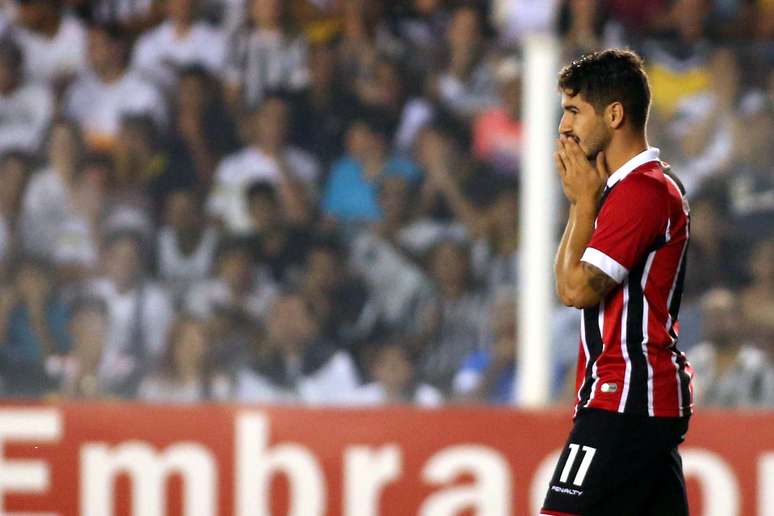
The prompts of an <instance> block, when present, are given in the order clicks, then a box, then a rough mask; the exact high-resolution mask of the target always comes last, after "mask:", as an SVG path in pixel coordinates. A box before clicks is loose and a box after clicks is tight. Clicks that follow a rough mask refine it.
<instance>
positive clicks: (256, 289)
mask: <svg viewBox="0 0 774 516" xmlns="http://www.w3.org/2000/svg"><path fill="white" fill-rule="evenodd" d="M214 269H215V271H214V277H212V278H208V279H205V280H202V281H199V282H197V283H195V284H193V285H192V286H191V288H190V290H189V294H188V296H186V302H185V308H186V310H187V311H188V312H190V313H192V314H194V315H196V316H197V317H202V318H208V317H211V316H212V315H213V314H214V313H215V312H216V311H217V310H223V309H227V310H230V311H232V312H235V313H238V314H240V315H241V316H243V317H244V318H245V319H247V320H251V321H253V322H254V323H260V322H262V321H263V320H264V318H265V317H266V315H267V312H268V310H269V308H270V306H271V304H272V302H273V301H274V298H275V297H276V294H277V289H276V286H275V285H274V282H273V281H271V279H270V278H269V277H268V275H259V274H255V271H254V270H253V268H252V253H251V250H250V248H249V247H248V246H247V245H246V244H245V243H244V242H242V241H240V240H226V241H224V242H222V243H221V245H220V249H218V254H217V257H216V258H215V267H214Z"/></svg>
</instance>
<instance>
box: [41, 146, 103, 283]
mask: <svg viewBox="0 0 774 516" xmlns="http://www.w3.org/2000/svg"><path fill="white" fill-rule="evenodd" d="M112 172H113V168H112V162H110V161H109V160H107V159H105V158H104V157H100V156H87V157H86V158H84V159H83V160H82V163H81V164H80V166H79V167H78V169H77V170H76V172H75V175H74V176H73V179H72V187H71V188H70V195H69V199H70V208H69V210H68V212H67V213H66V215H65V216H64V218H63V219H62V220H61V221H60V223H59V224H58V229H57V233H56V237H55V240H54V242H53V262H54V264H55V265H56V267H57V278H58V279H59V281H60V282H61V283H62V284H63V285H65V286H66V287H67V286H69V287H72V288H76V289H77V287H78V286H79V285H80V284H82V282H83V281H85V280H88V279H92V278H93V277H94V276H95V275H96V274H97V269H98V265H99V248H100V241H99V240H100V239H99V237H100V233H101V229H102V222H103V220H104V219H105V217H106V215H107V205H108V194H109V186H110V182H111V176H112ZM66 287H65V288H66Z"/></svg>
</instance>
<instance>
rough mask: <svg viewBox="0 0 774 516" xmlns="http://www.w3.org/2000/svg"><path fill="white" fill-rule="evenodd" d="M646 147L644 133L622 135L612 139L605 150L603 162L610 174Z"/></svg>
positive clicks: (646, 140) (646, 141)
mask: <svg viewBox="0 0 774 516" xmlns="http://www.w3.org/2000/svg"><path fill="white" fill-rule="evenodd" d="M647 148H648V139H647V138H646V137H645V135H644V134H630V135H626V136H624V135H622V136H621V137H620V138H617V139H613V141H611V142H610V145H609V146H608V147H607V149H606V150H605V162H606V165H607V170H608V172H609V174H610V175H613V174H614V173H615V171H616V170H618V169H619V168H621V167H622V166H623V165H624V163H626V162H627V161H629V160H630V159H632V158H633V157H634V156H636V155H637V154H640V153H641V152H643V151H644V150H647Z"/></svg>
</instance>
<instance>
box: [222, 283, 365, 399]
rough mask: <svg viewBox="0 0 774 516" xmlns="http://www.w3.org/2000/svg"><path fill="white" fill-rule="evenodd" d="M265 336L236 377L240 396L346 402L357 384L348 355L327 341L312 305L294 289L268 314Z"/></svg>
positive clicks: (237, 390)
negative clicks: (248, 362)
mask: <svg viewBox="0 0 774 516" xmlns="http://www.w3.org/2000/svg"><path fill="white" fill-rule="evenodd" d="M266 324H267V336H266V341H265V342H263V343H262V346H261V347H260V348H259V349H257V350H256V352H255V354H254V355H255V356H254V357H253V358H252V360H251V363H250V365H249V366H248V367H246V368H244V369H243V370H241V371H240V372H239V374H238V377H237V387H236V396H237V399H238V400H239V401H242V402H248V401H249V402H255V401H263V402H267V401H273V402H280V401H286V402H287V401H300V402H303V403H307V404H313V405H317V404H336V403H344V402H346V400H347V399H348V398H350V397H351V393H352V391H353V390H354V389H355V388H356V387H357V385H358V378H357V372H356V370H355V366H354V363H353V362H352V359H351V358H350V357H349V355H348V354H347V353H345V352H343V351H337V350H336V348H335V347H334V346H332V345H330V344H329V343H327V342H326V341H325V340H324V338H323V337H322V336H321V334H320V325H319V322H318V321H317V319H316V318H315V316H314V315H313V312H312V310H311V309H310V307H309V306H307V304H306V303H305V302H304V300H303V298H302V297H301V296H299V295H297V294H292V293H291V294H284V295H282V296H281V297H280V298H278V299H277V301H276V302H275V303H274V305H273V306H272V309H271V313H270V316H269V317H268V318H267V320H266Z"/></svg>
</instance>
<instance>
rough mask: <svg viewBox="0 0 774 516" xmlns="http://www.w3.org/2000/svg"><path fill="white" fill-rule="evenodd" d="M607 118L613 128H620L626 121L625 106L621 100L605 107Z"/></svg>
mask: <svg viewBox="0 0 774 516" xmlns="http://www.w3.org/2000/svg"><path fill="white" fill-rule="evenodd" d="M605 120H606V121H607V124H608V125H609V126H610V127H611V128H612V129H620V128H621V127H622V126H623V121H624V107H623V104H621V103H620V102H612V103H610V104H608V106H607V107H606V108H605Z"/></svg>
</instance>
